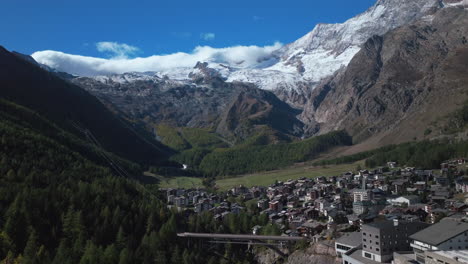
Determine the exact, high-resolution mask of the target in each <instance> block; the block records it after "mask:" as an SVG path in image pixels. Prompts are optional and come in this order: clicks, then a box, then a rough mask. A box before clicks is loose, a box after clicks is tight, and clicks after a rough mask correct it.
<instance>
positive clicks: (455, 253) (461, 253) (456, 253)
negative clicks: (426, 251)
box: [431, 250, 468, 263]
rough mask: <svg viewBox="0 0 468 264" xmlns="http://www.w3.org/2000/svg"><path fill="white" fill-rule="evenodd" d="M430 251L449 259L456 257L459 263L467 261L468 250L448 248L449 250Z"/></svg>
mask: <svg viewBox="0 0 468 264" xmlns="http://www.w3.org/2000/svg"><path fill="white" fill-rule="evenodd" d="M431 253H433V254H437V255H440V256H443V257H446V258H449V259H456V260H457V261H459V262H461V263H468V250H450V251H442V250H440V251H432V252H431Z"/></svg>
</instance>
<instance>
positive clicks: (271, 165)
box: [199, 131, 352, 176]
mask: <svg viewBox="0 0 468 264" xmlns="http://www.w3.org/2000/svg"><path fill="white" fill-rule="evenodd" d="M350 144H352V139H351V137H350V136H349V135H348V134H347V133H346V132H345V131H337V132H332V133H329V134H326V135H322V136H317V137H313V138H310V139H306V140H303V141H299V142H293V143H280V144H275V145H266V146H246V147H244V146H239V147H233V148H230V149H217V150H215V151H213V152H211V153H209V154H208V155H206V156H205V157H204V158H203V160H202V161H201V163H200V165H199V170H200V171H201V172H202V173H203V174H204V175H206V176H220V175H239V174H245V173H251V172H258V171H267V170H274V169H278V168H282V167H286V166H290V165H293V164H294V163H296V162H302V161H306V160H309V159H312V158H314V157H316V156H317V155H319V154H320V153H323V152H324V151H327V150H329V149H331V148H333V147H335V146H342V145H350Z"/></svg>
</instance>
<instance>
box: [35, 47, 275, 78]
mask: <svg viewBox="0 0 468 264" xmlns="http://www.w3.org/2000/svg"><path fill="white" fill-rule="evenodd" d="M101 43H104V44H98V46H97V47H98V50H100V51H102V52H107V53H110V54H111V55H113V56H114V57H112V58H110V59H104V58H96V57H88V56H81V55H74V54H67V53H63V52H60V51H53V50H44V51H38V52H35V53H33V54H32V57H33V58H34V59H35V60H36V61H37V62H39V63H42V64H45V65H47V66H49V67H52V68H54V69H56V70H58V71H64V72H68V73H71V74H75V75H79V76H96V75H104V74H113V73H125V72H146V71H167V70H171V69H175V68H187V67H194V66H195V64H196V63H197V62H198V61H203V62H205V61H206V62H214V63H222V64H227V65H231V66H236V65H239V66H241V67H255V66H256V65H259V64H260V63H261V62H262V61H264V60H265V58H267V57H269V56H270V55H271V53H272V52H273V51H275V50H278V49H279V48H281V47H282V44H281V43H279V42H277V43H274V44H273V45H270V46H263V47H260V46H254V45H252V46H233V47H227V48H213V47H209V46H198V47H196V48H195V49H194V50H193V51H192V52H190V53H185V52H177V53H173V54H167V55H153V56H150V57H144V58H143V57H138V58H128V56H129V55H132V54H134V53H135V52H138V51H139V50H138V48H136V47H133V46H130V45H126V44H119V43H115V42H101Z"/></svg>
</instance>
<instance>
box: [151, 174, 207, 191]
mask: <svg viewBox="0 0 468 264" xmlns="http://www.w3.org/2000/svg"><path fill="white" fill-rule="evenodd" d="M145 175H146V176H150V177H153V178H156V179H158V180H159V183H158V185H159V188H187V189H188V188H197V187H199V188H202V187H203V184H202V179H201V178H194V177H170V178H166V177H162V176H159V175H155V174H153V173H150V172H145Z"/></svg>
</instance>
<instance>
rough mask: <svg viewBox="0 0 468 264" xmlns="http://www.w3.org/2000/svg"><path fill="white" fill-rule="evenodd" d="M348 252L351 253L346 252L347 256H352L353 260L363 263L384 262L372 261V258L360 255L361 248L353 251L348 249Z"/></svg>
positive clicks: (378, 263) (379, 263) (374, 263)
mask: <svg viewBox="0 0 468 264" xmlns="http://www.w3.org/2000/svg"><path fill="white" fill-rule="evenodd" d="M349 253H351V254H349V255H348V254H346V255H347V256H349V257H351V258H353V259H354V260H357V261H359V262H361V263H364V264H381V263H384V262H377V261H373V260H370V259H368V258H365V257H363V256H362V249H358V250H355V251H350V252H349Z"/></svg>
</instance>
